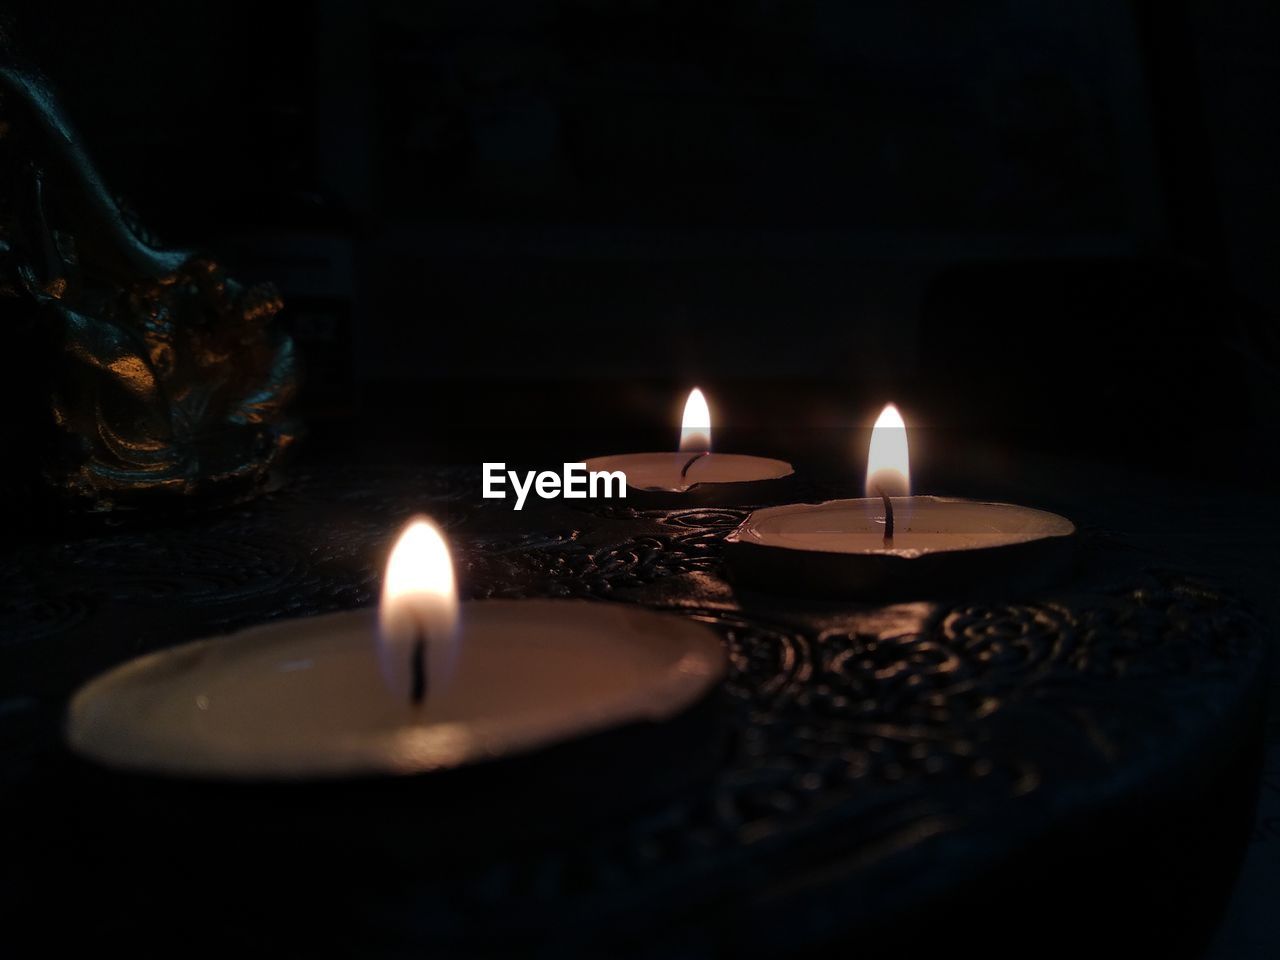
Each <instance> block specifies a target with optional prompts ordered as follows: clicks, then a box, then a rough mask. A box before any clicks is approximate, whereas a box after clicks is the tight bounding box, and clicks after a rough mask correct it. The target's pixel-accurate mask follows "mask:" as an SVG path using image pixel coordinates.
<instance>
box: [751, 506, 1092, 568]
mask: <svg viewBox="0 0 1280 960" xmlns="http://www.w3.org/2000/svg"><path fill="white" fill-rule="evenodd" d="M891 502H892V503H893V509H894V536H893V544H892V546H886V544H885V541H884V534H885V524H884V514H885V510H884V502H883V501H882V500H880V499H875V498H865V499H857V500H831V501H828V502H826V503H816V504H814V503H794V504H787V505H785V506H781V507H767V508H765V509H763V510H756V511H755V512H753V513H752V514H751V516H750V517H748V518H747V520H746V521H745V522H744V523H743V524H742V525H741V526H740V527H738V529H737V530H735V531H734V532H733V534H731V536H732V537H733V538H735V539H736V540H737V541H738V542H739V543H742V544H744V545H746V544H760V545H762V546H770V547H781V548H784V549H793V550H810V551H817V552H820V553H847V554H879V555H884V556H890V557H901V558H906V559H910V558H912V557H920V556H925V555H927V554H933V553H943V552H951V551H969V550H980V549H983V548H986V547H999V546H1008V545H1011V544H1018V543H1027V542H1029V541H1032V540H1039V539H1042V538H1045V537H1065V536H1070V535H1071V534H1073V533H1074V532H1075V525H1074V524H1073V523H1072V522H1071V521H1070V520H1067V519H1066V518H1065V517H1060V516H1058V515H1057V514H1055V513H1047V512H1045V511H1044V510H1033V509H1031V508H1030V507H1019V506H1014V505H1013V504H1008V503H982V502H979V501H976V500H953V499H949V498H946V497H893V498H891Z"/></svg>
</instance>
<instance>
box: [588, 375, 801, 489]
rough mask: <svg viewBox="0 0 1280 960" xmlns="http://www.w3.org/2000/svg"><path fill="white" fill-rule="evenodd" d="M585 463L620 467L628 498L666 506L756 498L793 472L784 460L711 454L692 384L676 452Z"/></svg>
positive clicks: (706, 414) (704, 409) (703, 408)
mask: <svg viewBox="0 0 1280 960" xmlns="http://www.w3.org/2000/svg"><path fill="white" fill-rule="evenodd" d="M586 467H587V469H588V470H592V471H594V470H604V471H615V470H621V471H622V472H623V473H625V474H626V476H627V488H628V492H627V496H628V497H635V498H637V499H639V500H641V501H642V502H646V503H654V504H657V503H664V504H671V505H679V504H683V503H688V502H690V501H691V500H697V501H699V502H706V503H715V504H725V503H748V502H751V501H753V500H755V501H757V502H758V501H759V500H760V499H761V498H763V497H766V496H767V495H768V494H769V493H770V491H771V489H772V488H773V487H774V486H775V485H776V484H777V482H778V481H781V480H783V479H785V478H787V477H789V476H791V475H792V474H793V473H794V472H795V471H794V469H793V468H792V466H791V464H789V463H787V462H785V461H783V460H774V459H771V458H769V457H754V456H748V455H745V454H738V453H712V452H711V411H710V408H709V407H708V406H707V401H706V398H705V397H703V395H702V391H701V390H699V389H698V388H697V387H695V388H694V389H693V391H692V392H690V394H689V398H688V400H686V401H685V406H684V417H683V419H682V421H681V427H680V445H679V450H677V451H672V452H668V453H626V454H616V455H614V456H608V457H594V458H592V459H590V460H588V461H586Z"/></svg>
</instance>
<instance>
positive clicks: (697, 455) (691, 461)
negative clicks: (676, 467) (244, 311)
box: [680, 450, 711, 480]
mask: <svg viewBox="0 0 1280 960" xmlns="http://www.w3.org/2000/svg"><path fill="white" fill-rule="evenodd" d="M710 452H711V451H710V450H703V451H702V452H701V453H695V454H694V455H693V456H692V457H690V458H689V462H688V463H686V464H685V465H684V466H683V467H681V468H680V479H681V480H683V479H684V478H685V474H686V473H688V472H689V468H690V467H692V466H693V465H694V463H695V462H697V461H698V460H700V459H702V458H703V457H705V456H706V455H707V454H708V453H710Z"/></svg>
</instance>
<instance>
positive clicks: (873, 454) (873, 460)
mask: <svg viewBox="0 0 1280 960" xmlns="http://www.w3.org/2000/svg"><path fill="white" fill-rule="evenodd" d="M910 493H911V458H910V455H909V454H908V452H907V425H906V423H904V422H903V420H902V414H900V413H899V412H898V408H897V407H895V406H894V405H893V404H892V403H890V404H887V405H886V406H885V408H884V410H882V411H881V413H880V417H879V419H877V420H876V425H875V426H874V427H873V428H872V429H871V444H870V446H869V447H868V449H867V496H868V497H879V496H882V495H883V494H887V495H888V496H891V497H905V496H908V495H909V494H910Z"/></svg>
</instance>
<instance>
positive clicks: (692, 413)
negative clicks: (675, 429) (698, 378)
mask: <svg viewBox="0 0 1280 960" xmlns="http://www.w3.org/2000/svg"><path fill="white" fill-rule="evenodd" d="M680 449H681V450H693V451H698V450H710V449H711V411H710V410H709V409H708V408H707V398H706V397H704V396H703V395H702V391H701V390H699V389H698V388H697V387H694V388H693V390H692V391H690V393H689V399H688V400H686V401H685V402H684V419H683V420H682V421H681V423H680Z"/></svg>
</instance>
